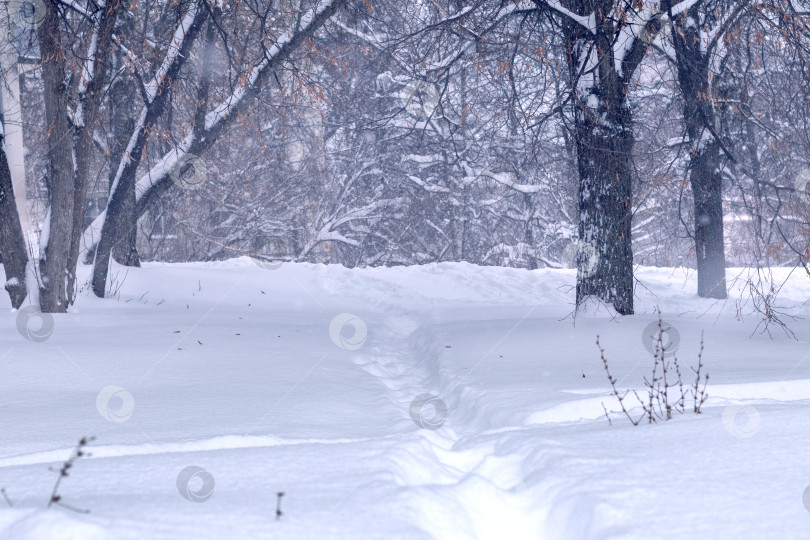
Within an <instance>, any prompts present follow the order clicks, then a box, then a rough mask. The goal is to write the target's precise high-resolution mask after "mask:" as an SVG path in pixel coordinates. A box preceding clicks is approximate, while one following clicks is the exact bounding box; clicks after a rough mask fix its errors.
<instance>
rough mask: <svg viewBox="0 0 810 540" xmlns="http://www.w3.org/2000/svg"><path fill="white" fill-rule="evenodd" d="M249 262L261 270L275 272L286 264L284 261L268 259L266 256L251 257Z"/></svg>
mask: <svg viewBox="0 0 810 540" xmlns="http://www.w3.org/2000/svg"><path fill="white" fill-rule="evenodd" d="M250 260H251V261H253V264H255V265H256V266H258V267H259V268H261V269H262V270H277V269H279V268H281V267H282V266H284V263H285V262H287V261H286V260H285V259H281V258H274V257H268V256H266V255H251V256H250Z"/></svg>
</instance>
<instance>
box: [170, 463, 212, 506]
mask: <svg viewBox="0 0 810 540" xmlns="http://www.w3.org/2000/svg"><path fill="white" fill-rule="evenodd" d="M177 491H179V492H180V495H181V496H182V497H183V498H184V499H185V500H187V501H191V502H195V503H204V502H205V501H207V500H208V499H210V498H211V496H212V495H213V494H214V476H213V475H212V474H211V473H210V472H208V471H206V470H205V469H203V468H202V467H198V466H197V465H189V466H188V467H186V468H185V469H183V470H182V471H180V474H178V475H177Z"/></svg>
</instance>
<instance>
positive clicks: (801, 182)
mask: <svg viewBox="0 0 810 540" xmlns="http://www.w3.org/2000/svg"><path fill="white" fill-rule="evenodd" d="M793 187H794V188H795V189H796V194H797V195H798V196H799V199H801V200H802V201H803V202H804V203H806V204H810V169H808V168H804V169H802V170H801V171H800V172H799V174H798V175H796V178H795V179H794V180H793Z"/></svg>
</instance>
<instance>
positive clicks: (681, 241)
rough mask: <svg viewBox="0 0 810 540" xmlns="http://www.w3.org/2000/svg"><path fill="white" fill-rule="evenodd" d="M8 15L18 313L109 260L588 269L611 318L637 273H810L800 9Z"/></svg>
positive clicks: (0, 162)
mask: <svg viewBox="0 0 810 540" xmlns="http://www.w3.org/2000/svg"><path fill="white" fill-rule="evenodd" d="M3 6H4V9H5V11H6V13H5V15H6V19H7V22H8V25H9V28H10V32H9V39H8V40H6V42H5V45H4V53H3V54H4V58H5V61H4V85H5V87H6V91H5V92H4V97H5V101H6V102H8V103H10V106H8V107H6V108H5V109H4V112H5V114H4V122H5V123H6V125H5V132H6V133H9V132H14V131H15V121H16V124H20V123H21V125H22V134H23V140H22V146H23V147H24V149H25V153H24V156H23V157H24V160H23V161H24V190H23V187H22V184H21V183H20V180H19V179H17V180H16V192H15V190H14V189H12V178H11V177H12V176H14V170H15V167H19V166H20V163H18V162H19V161H20V155H18V154H19V152H18V150H14V149H10V148H9V146H8V144H9V141H10V140H11V139H10V138H9V137H8V136H6V143H7V144H6V149H5V154H4V155H0V177H1V178H2V182H3V184H2V190H1V191H0V201H2V208H3V212H2V225H1V226H0V231H2V233H3V234H2V236H1V238H2V240H1V241H0V242H1V243H0V252H2V254H3V260H4V263H5V270H6V278H7V282H6V289H7V290H8V291H9V294H10V296H11V297H12V303H13V304H14V305H21V303H22V302H23V299H24V298H26V296H27V295H30V296H31V298H30V299H29V300H33V301H34V302H35V303H36V302H37V301H38V302H39V304H40V305H41V308H42V309H43V311H56V312H58V311H65V310H66V309H67V307H68V306H69V305H70V304H71V303H72V302H73V301H74V299H75V295H76V292H77V291H78V290H79V288H80V287H81V286H82V284H80V283H77V282H76V279H75V275H76V265H77V264H78V263H82V262H83V263H89V264H93V265H94V268H93V279H92V283H91V287H92V290H93V291H94V292H95V294H96V295H98V296H103V295H110V294H111V293H112V291H113V289H114V286H113V285H112V283H113V281H114V279H112V278H111V276H110V275H108V274H109V270H108V267H109V258H110V257H109V254H110V253H111V254H112V257H113V258H114V259H115V260H116V261H117V262H118V263H120V264H123V265H132V266H137V265H139V263H140V261H150V260H153V261H171V262H176V261H213V260H222V259H226V258H231V257H236V256H240V255H250V256H254V257H258V258H264V259H270V260H292V261H310V262H323V263H340V264H343V265H345V266H348V267H357V266H359V267H363V266H379V265H387V266H392V265H412V264H423V263H430V262H440V261H467V262H470V263H474V264H479V265H503V266H513V267H523V268H529V269H535V268H542V267H551V268H561V267H572V266H579V268H580V279H579V281H578V295H577V298H578V300H579V299H581V298H584V297H586V296H588V295H595V296H597V297H599V298H601V299H602V300H604V301H606V302H607V303H612V304H614V307H616V309H617V310H618V311H619V312H620V313H632V309H633V308H632V286H633V280H632V267H633V265H639V264H641V265H652V266H684V267H691V268H694V267H697V268H698V270H699V273H700V275H699V280H700V283H699V291H698V292H699V293H700V294H701V296H706V297H714V298H723V297H725V295H726V286H725V277H726V276H725V274H724V268H725V267H726V266H736V267H740V266H748V267H750V266H756V267H769V266H783V265H784V266H799V267H802V268H803V269H804V271H807V270H808V267H807V262H808V256H809V255H810V247H809V246H810V228H808V223H810V195H808V191H807V190H808V188H807V186H808V181H810V168H808V167H810V135H808V129H807V127H808V125H807V122H808V113H810V99H809V98H808V88H810V84H808V83H809V82H810V72H809V71H808V69H810V68H808V58H809V57H808V53H809V52H810V51H808V44H810V28H808V25H807V23H808V21H810V17H808V12H807V10H808V9H810V6H808V5H805V3H804V2H802V1H800V0H742V1H729V0H681V1H675V0H671V1H670V0H662V1H660V2H648V1H639V0H636V1H629V0H627V1H626V0H615V1H608V0H571V1H556V0H549V1H544V0H536V1H533V2H530V1H520V0H502V1H491V0H477V1H474V2H457V1H448V0H425V1H399V0H397V1H375V2H368V1H365V2H362V1H357V2H354V1H343V0H332V1H324V0H321V1H318V2H315V1H310V0H296V1H286V0H285V1H273V2H268V1H266V0H240V1H237V2H218V1H186V0H182V1H180V0H177V1H154V2H153V1H139V0H133V1H132V2H130V3H109V2H107V3H105V2H103V1H101V2H98V1H89V2H83V1H74V0H70V1H53V2H52V1H49V0H36V1H32V2H27V1H23V2H20V1H18V0H13V1H9V2H5V3H4V4H3ZM15 85H16V86H15ZM15 94H16V96H17V99H18V100H19V107H17V110H16V114H15V111H14V109H15V102H14V101H13V100H14V98H15ZM17 147H19V144H18V145H17V146H16V147H15V148H17ZM15 152H17V154H15ZM600 152H601V153H600ZM9 156H10V157H9ZM12 162H15V163H12ZM9 164H10V165H11V166H10V168H9V167H8V165H9ZM17 176H20V174H19V173H17ZM15 196H16V201H15ZM15 205H16V208H17V209H18V210H19V212H18V213H15V212H14V210H15ZM17 214H19V215H17ZM18 224H21V225H18ZM631 239H632V240H631ZM627 291H631V292H630V293H629V297H628V293H627ZM760 292H761V293H762V296H763V297H767V296H768V294H770V293H769V292H768V291H760ZM628 298H629V299H628Z"/></svg>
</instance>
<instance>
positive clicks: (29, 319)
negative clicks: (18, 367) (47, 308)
mask: <svg viewBox="0 0 810 540" xmlns="http://www.w3.org/2000/svg"><path fill="white" fill-rule="evenodd" d="M17 332H19V333H20V335H21V336H22V337H24V338H25V339H27V340H28V341H33V342H35V343H42V342H43V341H45V340H47V339H48V338H49V337H51V334H53V315H51V314H50V313H42V312H41V311H40V310H39V308H38V307H37V306H26V307H24V308H22V309H21V310H19V311H18V312H17Z"/></svg>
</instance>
